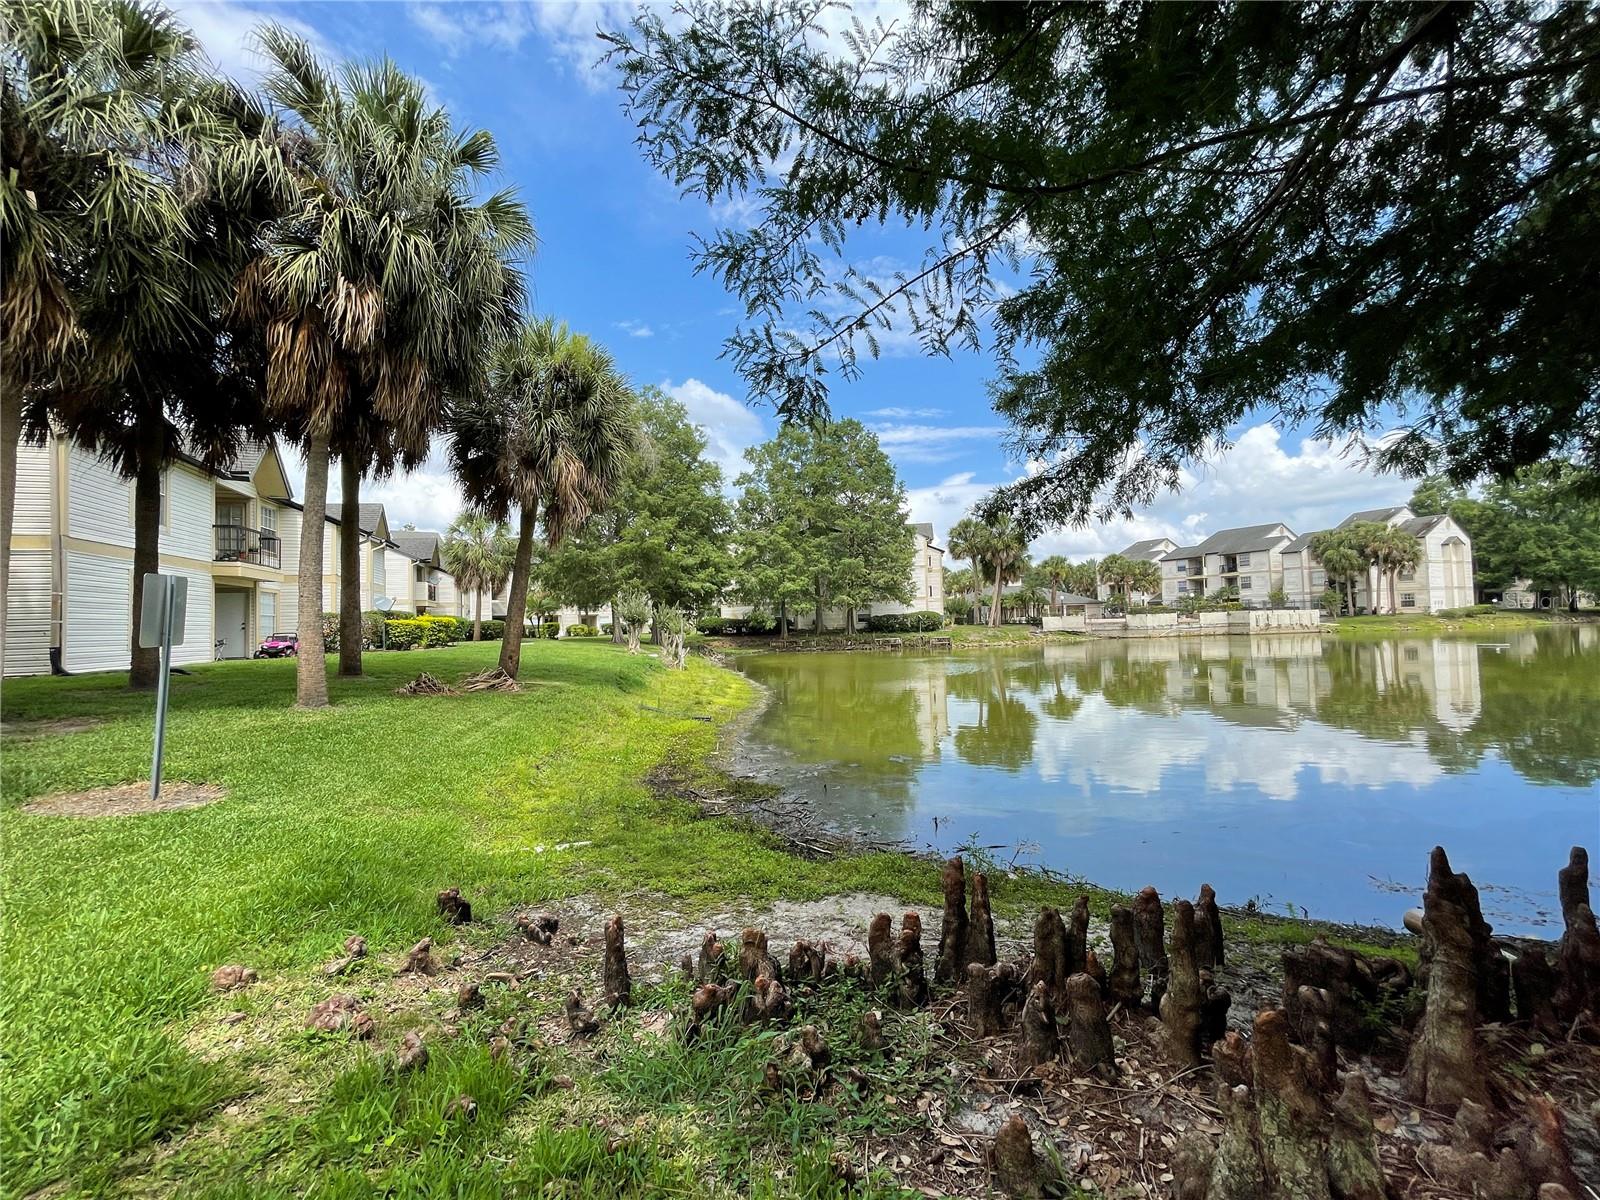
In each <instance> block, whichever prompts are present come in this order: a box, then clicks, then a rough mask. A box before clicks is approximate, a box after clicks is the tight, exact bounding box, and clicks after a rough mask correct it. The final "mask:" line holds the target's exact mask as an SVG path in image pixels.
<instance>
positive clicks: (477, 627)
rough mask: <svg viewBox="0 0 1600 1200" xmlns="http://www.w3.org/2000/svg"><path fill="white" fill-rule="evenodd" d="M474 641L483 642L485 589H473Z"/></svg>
mask: <svg viewBox="0 0 1600 1200" xmlns="http://www.w3.org/2000/svg"><path fill="white" fill-rule="evenodd" d="M472 596H473V600H472V640H473V641H475V642H481V641H483V589H482V588H481V587H479V588H473V589H472Z"/></svg>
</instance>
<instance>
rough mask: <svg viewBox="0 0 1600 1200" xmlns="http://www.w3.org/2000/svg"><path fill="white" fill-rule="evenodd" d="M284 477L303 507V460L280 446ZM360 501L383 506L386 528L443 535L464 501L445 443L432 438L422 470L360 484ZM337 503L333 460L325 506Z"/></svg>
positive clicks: (286, 447)
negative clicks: (408, 527)
mask: <svg viewBox="0 0 1600 1200" xmlns="http://www.w3.org/2000/svg"><path fill="white" fill-rule="evenodd" d="M278 448H279V450H280V451H281V452H282V454H283V467H284V473H285V474H287V475H288V477H289V487H290V490H292V491H293V493H294V497H295V499H296V500H298V501H300V502H301V503H304V501H305V488H306V462H305V456H304V455H302V454H301V453H300V452H299V451H298V450H296V449H294V448H293V447H292V446H289V445H287V444H285V443H283V442H279V445H278ZM361 500H362V502H363V503H365V504H382V505H383V508H384V513H385V515H386V516H387V517H388V518H389V528H390V529H399V528H400V527H401V526H403V525H405V524H406V523H407V522H408V521H409V522H410V523H411V524H413V525H415V526H416V527H417V528H418V529H433V530H437V531H438V532H440V533H443V532H444V531H445V530H446V529H448V528H449V527H450V523H451V522H452V521H454V520H455V519H456V517H457V515H459V514H460V512H461V510H462V509H463V508H465V507H466V501H465V499H464V498H463V496H462V494H461V487H460V485H459V484H458V483H456V480H455V476H453V475H451V474H450V471H449V468H448V467H447V466H446V465H445V440H444V439H443V438H435V439H434V440H433V446H432V448H431V449H430V450H429V452H428V457H427V459H426V460H425V461H424V462H423V464H422V466H420V467H418V468H417V469H416V470H415V471H412V472H410V473H409V474H398V473H397V474H395V475H391V476H390V477H389V478H387V479H381V480H373V479H364V480H362V481H361ZM339 502H340V487H339V463H338V460H337V459H335V460H334V462H333V463H332V464H331V466H330V467H329V469H328V503H330V504H337V503H339Z"/></svg>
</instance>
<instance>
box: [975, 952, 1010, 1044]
mask: <svg viewBox="0 0 1600 1200" xmlns="http://www.w3.org/2000/svg"><path fill="white" fill-rule="evenodd" d="M1015 986H1016V969H1015V968H1014V967H1012V965H1011V964H1010V963H997V964H996V965H994V966H992V967H986V966H984V965H983V964H982V963H968V964H967V1009H968V1012H969V1013H970V1014H971V1016H972V1025H973V1029H974V1031H975V1032H976V1033H977V1035H978V1036H979V1037H994V1036H995V1034H997V1033H1000V1032H1001V1031H1002V1030H1004V1029H1005V1025H1006V1021H1005V1002H1006V997H1007V996H1008V995H1010V993H1011V992H1012V990H1013V989H1014V988H1015Z"/></svg>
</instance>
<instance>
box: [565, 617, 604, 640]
mask: <svg viewBox="0 0 1600 1200" xmlns="http://www.w3.org/2000/svg"><path fill="white" fill-rule="evenodd" d="M563 633H564V636H566V637H569V638H575V637H599V636H600V631H599V630H598V629H596V628H595V627H594V626H593V625H585V624H583V623H582V622H581V621H574V622H573V623H572V624H571V625H568V626H567V628H566V629H565V630H564V631H563Z"/></svg>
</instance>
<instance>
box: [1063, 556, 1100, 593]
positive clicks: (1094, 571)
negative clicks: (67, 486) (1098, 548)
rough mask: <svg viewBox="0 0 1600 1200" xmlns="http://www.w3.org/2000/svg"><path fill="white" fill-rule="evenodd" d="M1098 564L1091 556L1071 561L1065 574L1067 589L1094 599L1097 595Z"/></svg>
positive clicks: (1098, 580)
mask: <svg viewBox="0 0 1600 1200" xmlns="http://www.w3.org/2000/svg"><path fill="white" fill-rule="evenodd" d="M1099 585H1100V564H1099V563H1098V562H1096V561H1095V560H1094V559H1092V558H1086V559H1084V560H1083V561H1082V562H1081V563H1073V564H1072V567H1071V569H1070V571H1069V572H1068V574H1067V591H1069V592H1076V593H1077V594H1078V595H1080V596H1087V597H1088V598H1089V599H1091V600H1092V599H1094V598H1095V597H1096V596H1098V595H1099Z"/></svg>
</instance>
